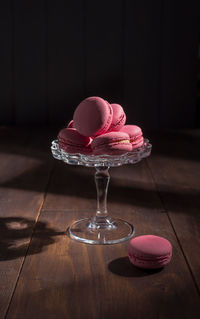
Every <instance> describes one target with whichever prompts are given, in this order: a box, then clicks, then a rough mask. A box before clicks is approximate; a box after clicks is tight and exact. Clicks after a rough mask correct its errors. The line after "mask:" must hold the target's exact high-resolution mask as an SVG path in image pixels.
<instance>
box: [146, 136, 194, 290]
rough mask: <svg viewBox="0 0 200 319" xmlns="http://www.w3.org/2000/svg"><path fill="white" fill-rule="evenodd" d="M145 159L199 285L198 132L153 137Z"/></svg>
mask: <svg viewBox="0 0 200 319" xmlns="http://www.w3.org/2000/svg"><path fill="white" fill-rule="evenodd" d="M154 144H155V152H154V153H153V155H152V156H151V157H150V158H149V160H148V163H149V165H150V168H151V170H152V173H153V176H154V178H155V182H156V186H157V189H158V190H159V193H160V196H161V198H162V201H163V203H164V206H165V208H166V210H167V211H168V214H169V218H170V220H171V223H172V225H173V227H174V229H175V232H176V235H177V238H178V240H179V242H180V245H181V247H182V250H183V252H184V254H185V256H186V259H187V262H188V264H189V267H190V269H191V272H192V274H193V276H194V278H195V281H196V284H197V286H198V288H199V289H200V268H199V256H198V254H196V251H198V249H199V245H200V216H199V207H200V196H199V192H200V164H199V159H200V152H199V149H200V148H199V145H200V132H199V131H196V132H195V131H183V132H181V131H180V132H177V133H176V132H174V133H173V132H171V133H168V134H167V133H165V134H162V135H160V136H159V138H158V137H157V138H156V137H154Z"/></svg>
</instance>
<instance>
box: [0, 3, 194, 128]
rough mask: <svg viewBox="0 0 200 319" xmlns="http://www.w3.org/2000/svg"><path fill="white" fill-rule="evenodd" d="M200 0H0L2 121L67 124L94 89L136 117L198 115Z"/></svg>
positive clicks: (165, 123)
mask: <svg viewBox="0 0 200 319" xmlns="http://www.w3.org/2000/svg"><path fill="white" fill-rule="evenodd" d="M197 3H198V1H174V0H173V1H172V0H154V1H149V0H140V1H136V0H132V1H131V0H115V1H114V0H107V1H104V0H102V1H95V0H71V1H67V0H49V1H47V0H34V1H30V0H28V1H27V0H24V1H22V0H10V1H6V0H4V1H2V0H1V1H0V21H1V28H0V30H1V33H0V43H1V50H0V61H1V70H0V87H1V90H0V94H1V96H0V109H1V116H0V124H3V125H12V124H14V125H24V124H28V125H54V124H58V125H61V126H63V125H65V123H67V122H68V121H69V120H70V119H71V118H72V115H73V111H74V108H75V107H76V106H77V104H78V103H79V102H80V101H81V100H82V99H83V98H85V97H87V96H92V95H98V96H101V97H103V98H105V99H107V100H108V101H110V102H116V103H120V104H122V105H123V106H124V108H125V111H126V113H127V117H128V122H129V123H134V124H138V125H142V126H144V127H146V128H156V129H159V128H167V127H170V128H194V127H197V126H198V125H199V124H198V123H199V122H198V114H199V111H198V103H197V69H198V68H197V58H198V41H199V31H200V27H199V20H198V16H199V11H198V4H197Z"/></svg>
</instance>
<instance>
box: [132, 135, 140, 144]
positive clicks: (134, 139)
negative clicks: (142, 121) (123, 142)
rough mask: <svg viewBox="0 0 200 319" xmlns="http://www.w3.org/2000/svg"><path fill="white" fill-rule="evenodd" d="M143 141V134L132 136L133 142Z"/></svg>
mask: <svg viewBox="0 0 200 319" xmlns="http://www.w3.org/2000/svg"><path fill="white" fill-rule="evenodd" d="M142 141H143V136H142V135H138V136H135V137H132V138H130V142H131V143H132V144H138V143H140V142H142Z"/></svg>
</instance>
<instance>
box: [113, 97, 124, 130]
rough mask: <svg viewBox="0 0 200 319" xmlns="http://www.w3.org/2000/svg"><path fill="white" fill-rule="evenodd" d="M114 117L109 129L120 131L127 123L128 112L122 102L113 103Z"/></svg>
mask: <svg viewBox="0 0 200 319" xmlns="http://www.w3.org/2000/svg"><path fill="white" fill-rule="evenodd" d="M111 107H112V109H113V118H112V123H111V125H110V128H109V131H119V130H120V129H121V128H122V127H123V126H124V124H125V123H126V114H125V112H124V110H123V108H122V106H121V105H120V104H115V103H113V104H111Z"/></svg>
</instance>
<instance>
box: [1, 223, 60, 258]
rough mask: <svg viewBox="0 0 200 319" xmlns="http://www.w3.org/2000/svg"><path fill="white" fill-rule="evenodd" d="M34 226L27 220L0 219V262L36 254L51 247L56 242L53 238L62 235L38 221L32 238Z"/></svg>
mask: <svg viewBox="0 0 200 319" xmlns="http://www.w3.org/2000/svg"><path fill="white" fill-rule="evenodd" d="M34 226H35V221H34V220H31V219H27V218H21V217H5V218H0V260H11V259H16V258H19V257H23V256H25V255H32V254H38V253H40V252H41V251H42V250H43V248H44V246H47V245H51V244H53V243H54V242H55V241H56V240H57V239H56V238H55V236H59V235H62V234H63V233H62V232H58V231H56V230H54V229H53V228H50V227H48V225H47V224H46V223H44V222H40V221H39V222H37V226H36V229H35V231H34V236H33V237H32V234H33V230H34ZM31 237H32V238H31ZM30 240H31V248H30V247H29V244H30Z"/></svg>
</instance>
